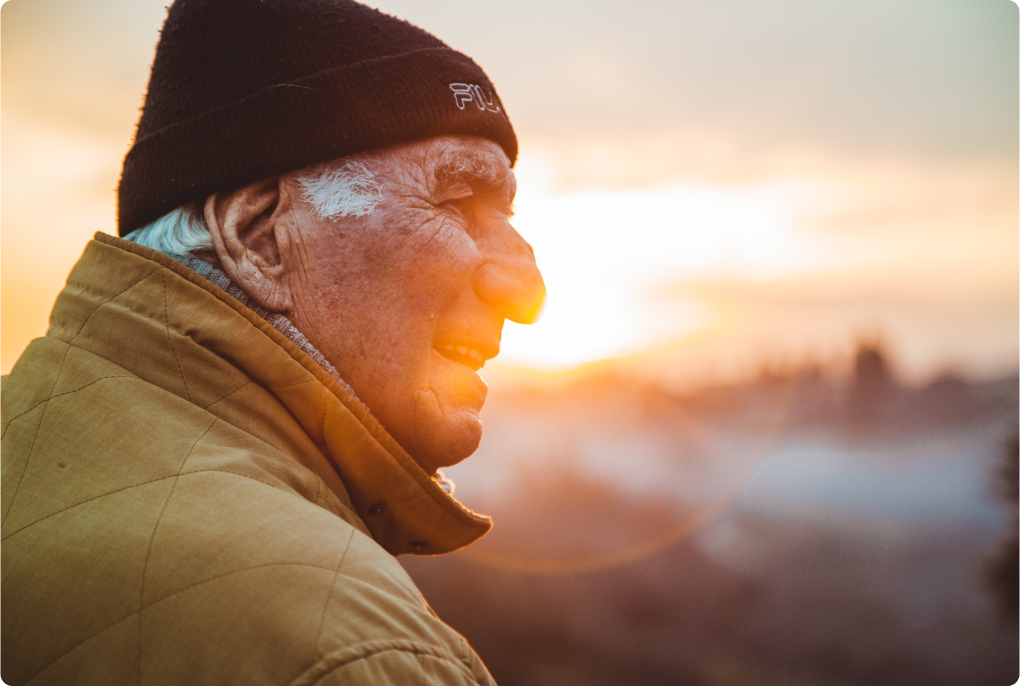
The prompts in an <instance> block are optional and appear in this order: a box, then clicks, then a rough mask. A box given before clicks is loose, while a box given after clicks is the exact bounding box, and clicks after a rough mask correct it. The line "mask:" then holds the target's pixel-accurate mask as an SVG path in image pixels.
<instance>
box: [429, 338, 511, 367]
mask: <svg viewBox="0 0 1020 686" xmlns="http://www.w3.org/2000/svg"><path fill="white" fill-rule="evenodd" d="M433 347H434V348H435V349H436V352H438V353H439V354H440V355H442V356H443V357H445V358H447V359H448V360H453V361H454V362H458V363H460V364H463V365H465V366H467V367H470V368H471V369H472V370H473V371H478V370H479V369H481V368H482V367H484V366H485V361H486V360H488V359H490V358H492V357H495V356H496V353H498V352H499V347H498V345H497V346H495V347H493V346H486V345H482V344H481V343H477V342H473V341H457V340H442V341H439V342H437V343H436V344H435V345H434V346H433Z"/></svg>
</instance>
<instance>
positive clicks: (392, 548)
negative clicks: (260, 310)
mask: <svg viewBox="0 0 1020 686" xmlns="http://www.w3.org/2000/svg"><path fill="white" fill-rule="evenodd" d="M157 275H158V277H159V278H160V279H162V289H163V299H164V303H160V305H161V306H163V307H164V308H166V309H165V322H164V321H162V319H163V317H162V316H160V317H159V319H161V321H159V322H158V323H159V325H160V326H164V325H165V326H166V327H167V336H168V337H169V336H170V332H171V329H172V327H177V328H179V329H180V330H179V331H175V332H174V333H175V334H179V335H180V336H181V340H183V341H185V342H186V344H187V345H199V346H201V347H202V348H204V350H203V351H202V353H203V354H208V353H212V354H215V355H217V356H219V357H222V358H225V359H228V360H229V361H230V363H231V364H232V365H233V366H234V367H236V368H238V369H240V370H241V371H242V372H243V373H244V374H246V375H247V376H248V377H249V378H251V379H253V380H254V381H256V382H258V383H259V384H261V385H262V386H263V387H265V388H266V389H268V390H269V391H270V392H271V393H272V395H273V396H274V397H275V399H276V400H277V401H278V402H279V403H280V404H282V405H283V406H284V407H285V408H286V409H287V410H288V411H289V413H290V414H291V415H292V416H293V417H294V418H295V419H296V420H297V422H298V423H299V424H300V426H301V428H302V430H303V431H304V432H305V433H306V434H307V435H308V437H309V438H311V439H312V441H314V443H315V444H316V445H318V446H319V447H320V448H321V449H322V450H323V453H324V455H325V456H326V458H327V459H328V463H327V462H325V461H323V462H322V465H323V468H327V469H328V468H329V467H331V468H332V469H333V470H335V474H320V476H322V477H323V480H324V481H325V482H326V483H327V484H329V483H330V481H333V482H334V483H335V482H336V476H339V479H340V481H342V482H343V486H344V487H345V488H346V490H347V492H348V494H349V496H350V500H351V502H352V504H353V505H354V507H355V509H356V510H357V512H358V514H359V516H360V517H361V518H362V520H364V522H365V524H366V526H367V527H368V529H369V530H370V531H371V533H372V536H373V537H374V538H375V540H376V541H377V542H378V543H379V544H380V545H381V546H383V547H384V548H385V549H386V550H387V551H389V552H390V553H392V554H394V555H398V554H405V553H408V554H430V555H434V554H438V553H445V552H450V551H453V550H457V549H459V548H462V547H464V546H466V545H469V544H470V543H472V542H474V541H475V540H477V539H478V538H480V537H481V536H483V535H484V534H485V533H487V532H488V531H489V529H490V528H491V527H492V521H491V520H490V519H489V518H488V517H485V516H483V515H479V514H476V513H474V512H472V511H470V510H468V509H467V508H465V507H464V506H463V505H461V504H460V503H459V502H458V501H457V500H455V499H454V498H453V497H451V496H450V495H449V494H447V492H446V491H444V489H443V488H442V487H441V486H440V485H439V484H438V483H437V482H436V480H435V479H433V478H431V477H430V476H429V475H428V474H426V473H425V471H424V470H423V469H422V468H421V467H420V466H419V465H418V464H417V463H416V462H415V461H414V460H413V459H412V458H411V457H410V456H409V455H408V454H407V452H406V451H404V449H403V448H401V447H400V446H399V445H398V444H397V442H396V441H395V440H394V439H393V437H391V436H390V435H389V434H388V433H387V432H386V430H385V429H383V427H382V426H381V425H380V424H379V422H378V420H376V419H375V417H373V416H372V415H371V413H370V412H369V411H368V410H367V409H366V408H365V406H364V405H363V404H362V403H361V402H359V401H358V400H357V399H356V398H355V397H354V396H353V395H352V393H351V392H350V391H349V390H348V389H347V388H345V386H344V385H342V384H341V383H340V382H338V380H337V379H335V378H333V376H331V375H330V374H329V373H328V372H327V371H326V370H325V369H323V367H322V366H321V365H319V364H317V363H316V362H315V361H314V360H313V359H312V357H310V356H309V355H308V354H307V353H306V352H305V351H303V350H301V348H300V347H298V345H296V344H295V343H294V342H293V341H291V340H289V339H288V338H287V337H286V336H284V335H283V334H282V333H281V332H280V331H278V330H277V329H276V328H274V327H273V326H272V325H270V324H269V323H268V322H267V321H266V320H265V319H263V318H262V317H260V316H259V315H258V314H256V313H255V312H254V311H253V310H252V309H250V308H248V307H246V306H244V305H243V304H241V302H239V301H238V300H237V299H235V298H234V297H232V296H231V295H229V294H228V293H227V292H226V291H224V290H223V289H221V288H220V287H218V286H216V285H214V284H213V283H212V282H210V281H209V280H207V279H206V278H203V277H202V276H200V275H199V274H197V273H196V272H195V271H193V270H192V269H189V268H187V267H185V266H184V265H183V264H181V263H180V262H178V261H177V260H175V259H173V258H171V257H168V256H167V255H164V254H162V253H159V252H157V251H155V250H152V249H151V248H148V247H145V246H141V245H137V244H135V243H132V242H129V241H125V240H123V239H120V238H115V237H113V236H109V235H107V234H104V233H97V234H96V235H95V240H93V241H90V242H89V244H88V246H87V247H86V249H85V253H84V254H83V256H82V258H81V260H79V262H78V264H77V265H75V268H74V270H73V271H72V273H71V276H70V277H69V278H68V287H67V289H65V293H68V296H67V297H68V298H70V299H72V300H74V301H75V306H74V307H66V306H65V307H63V309H62V304H61V301H62V300H63V299H64V298H65V294H64V293H62V294H61V298H60V299H58V301H57V304H56V306H55V307H54V312H53V315H52V317H51V329H50V334H49V335H59V333H60V330H62V331H64V332H65V333H66V332H68V331H72V330H78V331H81V328H82V326H83V325H84V322H78V323H77V325H76V324H75V322H73V321H68V319H69V318H71V319H73V318H80V317H81V316H83V314H84V313H87V312H91V311H94V310H95V309H97V308H98V307H100V306H102V305H104V304H107V303H111V302H113V301H114V300H117V301H118V303H119V304H120V306H123V307H126V308H127V309H128V310H131V311H132V315H133V317H135V318H137V317H138V316H139V315H141V316H142V317H148V318H150V319H151V318H153V316H154V315H153V308H152V306H151V303H150V304H145V303H137V304H133V302H132V301H131V299H125V297H124V296H125V294H127V293H128V292H129V291H132V290H134V286H135V285H138V284H140V283H141V282H142V281H146V280H149V279H153V278H155V277H156V276H157ZM82 298H85V299H87V300H90V301H92V302H90V303H86V304H87V305H88V306H87V307H82V306H81V305H82V304H83V303H82V302H81V299H82ZM150 299H151V298H150ZM171 302H172V303H174V308H175V309H177V310H178V314H177V315H176V316H174V314H173V313H171V311H170V309H169V307H170V306H169V305H168V304H167V303H171ZM73 313H78V314H77V315H74V314H73ZM89 316H90V315H89ZM113 361H114V362H117V360H113ZM178 365H180V361H178ZM132 371H134V372H135V373H138V374H139V376H142V378H146V379H147V380H150V379H148V378H147V377H146V375H145V370H144V369H136V370H132ZM183 373H184V372H183V370H182V377H183ZM327 464H328V467H327V466H326V465H327ZM341 497H342V496H341Z"/></svg>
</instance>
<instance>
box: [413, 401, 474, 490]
mask: <svg viewBox="0 0 1020 686" xmlns="http://www.w3.org/2000/svg"><path fill="white" fill-rule="evenodd" d="M436 419H437V421H433V422H428V426H420V427H419V430H418V432H417V435H418V445H417V446H416V447H417V450H416V451H415V453H414V454H413V455H412V457H414V458H415V461H416V462H418V464H419V465H421V467H422V469H424V470H425V471H426V472H427V473H428V474H430V475H432V474H435V472H436V470H437V469H441V468H442V467H450V466H453V465H455V464H457V463H458V462H460V461H461V460H463V459H465V458H467V457H470V456H471V455H472V454H473V453H474V452H475V451H476V450H478V444H479V443H481V441H482V420H481V419H480V418H479V417H478V411H477V410H474V409H473V408H460V409H458V410H457V411H455V412H452V413H449V414H444V415H442V416H441V417H438V418H436Z"/></svg>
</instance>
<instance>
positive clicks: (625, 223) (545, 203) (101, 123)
mask: <svg viewBox="0 0 1020 686" xmlns="http://www.w3.org/2000/svg"><path fill="white" fill-rule="evenodd" d="M162 5H163V0H160V1H159V2H148V1H147V0H92V1H90V2H89V3H82V2H72V1H70V0H10V1H9V2H7V3H6V4H4V5H3V7H2V9H0V33H2V35H0V50H2V57H0V66H2V80H0V88H2V93H0V107H2V122H0V125H2V130H0V133H2V147H0V155H2V159H0V164H2V180H3V183H2V187H0V194H2V197H0V226H2V250H0V260H2V271H0V276H2V292H0V294H2V308H0V317H2V322H0V324H2V328H0V334H2V336H0V363H2V368H3V371H4V373H6V372H7V371H9V370H10V368H11V366H12V365H13V363H14V361H15V360H16V358H17V356H18V355H19V354H20V352H21V350H22V349H23V348H24V346H25V345H26V344H27V342H28V341H29V340H30V339H31V338H33V337H35V336H39V335H42V334H43V333H44V332H45V328H46V318H47V315H48V310H49V307H50V305H51V304H52V301H53V298H54V297H55V296H56V294H57V292H58V291H59V289H60V288H61V286H62V284H63V280H64V277H65V276H66V274H67V271H68V270H69V269H70V267H71V265H72V264H73V263H74V261H75V259H76V258H77V256H78V255H79V254H80V253H81V250H82V248H83V246H84V243H85V241H87V240H88V238H89V236H91V234H92V233H93V232H95V231H97V230H101V231H107V232H111V233H112V232H115V223H114V216H115V195H114V188H115V186H116V183H117V177H118V175H119V170H120V163H121V160H122V158H123V155H124V153H125V152H126V150H127V148H128V146H129V144H130V139H131V136H132V133H133V127H134V123H135V121H136V118H137V108H138V107H139V106H140V104H141V99H142V95H143V93H144V88H145V81H146V78H147V70H148V65H149V62H150V61H151V58H152V51H153V49H154V45H155V42H156V39H157V36H158V29H159V26H160V23H161V21H162V18H163V16H164V14H165V10H164V9H163V7H162ZM381 9H383V10H385V11H389V12H392V13H394V14H397V15H398V16H402V17H405V18H407V19H409V20H410V21H412V22H414V23H417V24H419V25H421V26H423V27H424V28H426V29H428V30H430V31H432V32H434V33H436V34H437V35H438V36H440V37H441V38H443V39H444V40H446V41H447V42H448V43H450V44H451V45H452V46H454V47H456V48H458V49H460V50H463V51H464V52H466V53H467V54H469V55H471V56H472V57H474V58H475V60H476V61H478V62H479V63H480V64H481V65H483V67H484V68H485V69H486V71H487V72H488V73H489V75H490V76H491V77H492V79H493V81H494V82H495V84H496V86H497V88H499V90H500V94H501V97H502V99H503V101H504V102H505V103H506V105H507V109H508V111H509V112H510V115H511V117H512V119H513V121H514V124H515V127H516V129H517V132H518V136H519V138H520V140H521V145H522V153H521V158H520V164H519V166H518V177H519V187H520V191H519V198H518V202H517V215H516V219H515V223H516V225H517V227H518V228H519V230H520V231H521V232H522V233H523V234H524V235H525V237H526V238H527V239H528V240H529V241H531V242H532V243H533V245H534V247H535V250H536V255H537V258H538V260H539V265H540V267H542V268H543V271H544V273H545V275H546V280H547V283H548V286H549V299H548V303H547V307H546V309H545V312H544V314H543V317H542V319H541V321H540V322H539V323H538V324H536V325H535V326H534V327H531V328H530V329H524V328H523V327H516V326H512V325H508V328H507V332H506V340H505V344H504V352H503V355H502V360H503V363H504V364H509V365H515V366H524V367H531V368H540V369H550V368H552V369H558V368H564V367H570V366H572V365H576V364H581V363H585V362H590V361H592V360H597V359H603V358H607V357H619V356H629V355H635V354H638V353H641V352H642V351H648V350H655V351H657V352H656V355H658V356H660V357H668V358H669V359H668V360H665V359H664V360H663V362H664V363H665V362H668V363H669V365H671V366H672V367H675V366H676V365H677V364H680V367H683V366H684V364H686V365H687V368H689V369H690V370H692V371H691V373H692V374H695V375H696V374H697V373H698V371H699V370H700V371H702V372H703V371H704V370H705V369H712V370H715V371H714V372H713V373H720V374H723V375H725V373H726V371H727V370H729V371H730V372H732V370H733V369H736V368H737V367H738V366H739V364H744V363H745V362H746V360H748V359H751V358H755V357H762V356H765V357H767V356H780V357H781V356H783V355H795V356H796V355H808V354H810V355H815V356H817V357H822V358H824V357H826V356H833V355H838V354H841V352H845V350H846V348H847V347H848V345H849V344H850V342H851V341H852V340H853V338H854V337H856V336H859V335H861V334H862V333H868V332H876V331H877V332H881V333H882V335H883V336H884V337H885V339H886V340H887V341H888V343H889V344H890V346H891V347H892V348H893V351H894V354H895V355H896V357H897V359H898V361H899V367H900V369H901V372H902V373H903V374H904V375H905V376H907V377H908V378H911V379H915V380H923V379H925V378H929V377H930V376H932V375H933V374H936V373H938V372H939V371H940V370H943V369H946V368H950V369H953V370H957V371H959V372H962V373H967V374H971V375H978V376H990V375H995V374H1000V373H1004V372H1008V371H1013V370H1015V369H1016V368H1017V356H1018V349H1020V343H1018V328H1020V319H1018V297H1017V285H1018V267H1017V265H1018V239H1017V236H1018V231H1017V228H1018V185H1020V176H1018V135H1017V131H1018V107H1017V102H1018V100H1020V95H1018V76H1017V72H1018V62H1020V58H1018V48H1017V45H1018V40H1017V35H1018V22H1017V7H1016V5H1015V4H1013V3H1012V2H1009V1H1008V0H994V1H991V0H988V1H986V0H980V1H979V0H958V1H947V0H924V1H922V0H909V1H905V0H893V1H890V0H884V1H882V2H879V1H878V0H868V1H862V2H857V3H819V2H817V0H812V1H809V0H784V1H782V2H770V3H761V2H751V1H750V0H748V1H747V2H728V1H716V2H708V1H707V0H704V1H697V2H691V1H689V2H632V3H627V4H626V5H621V4H620V3H610V2H591V1H590V2H585V3H580V2H565V1H559V2H553V1H552V0H545V1H544V2H537V1H530V0H528V1H523V2H517V3H500V4H496V3H469V2H460V1H453V0H449V1H447V2H410V0H407V1H405V2H395V1H393V2H386V3H383V4H382V5H381ZM653 359H657V358H653ZM738 363H739V364H738Z"/></svg>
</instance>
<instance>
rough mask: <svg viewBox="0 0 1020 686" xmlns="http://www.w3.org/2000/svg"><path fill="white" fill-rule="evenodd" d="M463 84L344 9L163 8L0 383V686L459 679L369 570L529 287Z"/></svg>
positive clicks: (527, 267) (465, 76) (493, 156)
mask: <svg viewBox="0 0 1020 686" xmlns="http://www.w3.org/2000/svg"><path fill="white" fill-rule="evenodd" d="M516 155H517V140H516V137H515V135H514V132H513V129H512V127H511V125H510V122H509V119H508V118H507V115H506V111H505V108H504V106H503V104H502V102H501V101H500V100H499V97H498V95H497V94H496V90H495V88H494V87H493V86H492V84H491V83H490V82H489V79H488V78H487V77H486V75H485V73H484V72H483V71H482V70H481V69H480V68H479V67H478V66H477V65H476V64H475V63H474V62H473V61H471V60H470V59H469V58H468V57H466V56H464V55H462V54H460V53H457V52H455V51H454V50H452V49H451V48H449V47H447V46H446V45H445V44H443V43H442V42H441V41H439V40H438V39H436V38H435V37H433V36H431V35H430V34H428V33H426V32H424V31H422V30H421V29H418V28H416V27H414V26H412V25H410V24H407V23H405V22H403V21H401V20H399V19H395V18H393V17H390V16H387V15H385V14H382V13H380V12H378V11H376V10H372V9H370V8H367V7H365V6H362V5H359V4H357V3H355V2H352V1H351V0H301V1H299V2H296V1H294V0H177V1H176V2H175V3H174V4H173V5H172V6H171V7H170V8H169V14H168V17H167V20H166V23H165V25H164V28H163V31H162V34H161V38H160V42H159V46H158V48H157V52H156V56H155V60H154V62H153V67H152V73H151V77H150V82H149V88H148V92H147V94H146V100H145V106H144V109H143V112H142V117H141V120H140V121H139V125H138V131H137V134H136V137H135V140H134V143H133V145H132V148H131V150H130V151H129V152H128V154H127V157H126V158H125V161H124V169H123V174H122V177H121V182H120V186H119V189H118V202H119V216H118V223H119V227H118V228H119V233H120V234H121V236H122V237H123V238H115V237H112V236H107V235H104V234H97V235H96V238H95V240H93V241H91V242H90V243H89V244H88V246H87V247H86V249H85V252H84V254H83V255H82V257H81V259H80V261H79V262H78V264H77V265H76V266H75V268H74V269H73V271H72V272H71V274H70V275H69V277H68V281H67V286H66V288H65V289H64V291H63V292H62V293H61V294H60V296H59V297H58V299H57V302H56V304H55V305H54V308H53V311H52V314H51V318H50V328H49V330H48V332H47V335H46V336H45V337H44V338H40V339H36V340H35V341H33V342H32V343H31V344H30V345H29V347H28V348H27V349H26V351H25V353H24V354H23V355H22V357H21V358H20V359H19V361H18V363H17V364H16V365H15V367H14V369H13V370H12V372H11V374H10V376H8V377H5V378H4V385H3V469H2V477H3V483H2V517H3V523H2V536H3V557H2V560H3V575H2V576H3V598H2V600H3V617H2V621H3V627H2V630H3V634H2V635H3V655H2V670H3V674H2V676H3V679H4V681H5V682H7V683H10V684H25V683H31V684H86V683H89V684H120V683H124V684H147V685H157V684H488V683H491V678H490V677H489V675H488V672H487V671H486V670H485V667H484V666H483V665H482V663H481V661H480V660H479V659H478V657H477V656H476V655H475V654H474V652H473V651H472V650H471V648H470V647H469V646H468V645H467V643H466V642H465V641H464V639H463V638H461V637H460V636H459V635H458V634H457V633H456V632H455V631H453V630H452V629H450V628H449V627H447V626H446V625H445V624H443V623H442V622H441V621H440V620H439V619H438V618H437V617H436V616H435V615H434V614H433V613H432V612H431V610H430V609H429V608H428V606H427V604H426V603H425V602H424V600H423V599H422V598H421V595H420V593H418V591H417V589H416V588H415V586H414V584H413V583H412V582H411V580H410V578H409V577H408V576H407V575H406V573H404V571H403V569H402V568H401V567H400V565H399V564H398V563H397V561H396V559H395V557H394V556H395V555H399V554H439V553H444V552H449V551H452V550H456V549H458V548H461V547H463V546H466V545H468V544H470V543H472V542H473V541H475V540H477V539H478V538H479V537H480V536H482V535H484V534H485V533H486V532H487V531H488V529H489V528H490V526H491V522H490V521H489V519H488V518H486V517H484V516H482V515H478V514H476V513H473V512H471V511H470V510H467V509H466V508H464V507H463V506H462V505H460V503H458V502H457V501H456V500H454V499H453V498H452V497H451V495H450V494H449V493H448V490H449V488H450V486H449V484H448V483H447V482H446V481H445V480H444V479H443V477H442V473H441V472H440V471H438V470H439V469H440V468H442V467H444V466H448V465H451V464H454V463H456V462H458V461H460V460H462V459H464V458H465V457H467V456H469V455H470V454H471V453H472V452H474V450H475V449H476V447H477V446H478V443H479V440H480V439H481V423H480V421H479V418H478V413H479V410H480V409H481V407H482V404H483V403H484V400H485V392H486V389H485V384H484V383H483V382H482V380H481V379H480V378H479V377H478V375H477V370H478V369H479V368H480V367H481V366H482V365H483V364H484V363H485V361H486V360H488V359H490V358H492V357H493V356H495V355H496V353H497V352H498V351H499V344H500V336H501V331H502V325H503V323H504V321H505V320H507V319H509V320H512V321H517V322H522V323H528V322H530V321H532V320H533V319H534V317H535V314H536V312H537V310H538V308H539V307H540V305H541V302H542V299H543V296H544V292H545V289H544V285H543V282H542V277H541V275H540V274H539V272H538V269H537V267H536V265H535V261H534V256H533V254H532V251H531V248H530V246H528V244H527V243H526V242H524V240H523V239H522V238H521V237H520V236H519V235H518V234H517V233H516V231H515V230H514V229H513V227H512V226H511V225H510V223H509V216H510V214H511V204H512V201H513V197H514V193H515V191H516V185H515V180H514V175H513V171H512V166H513V163H514V161H515V159H516Z"/></svg>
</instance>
